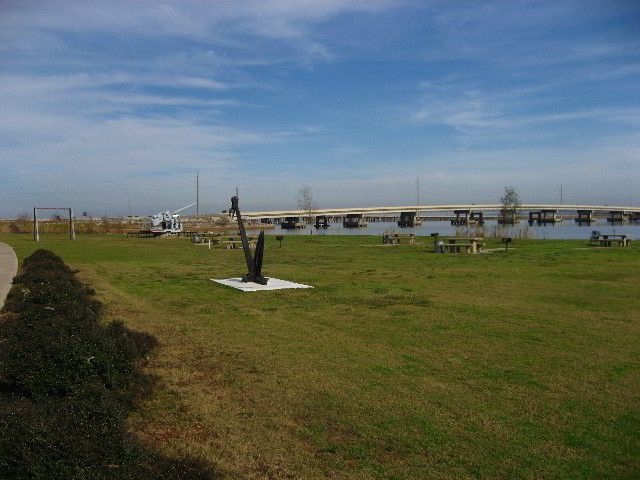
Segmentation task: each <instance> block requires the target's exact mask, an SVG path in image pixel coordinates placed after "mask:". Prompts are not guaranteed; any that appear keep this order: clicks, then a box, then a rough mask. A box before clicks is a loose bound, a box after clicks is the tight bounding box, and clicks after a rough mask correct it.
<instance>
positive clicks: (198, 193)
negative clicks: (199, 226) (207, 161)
mask: <svg viewBox="0 0 640 480" xmlns="http://www.w3.org/2000/svg"><path fill="white" fill-rule="evenodd" d="M199 173H200V172H198V171H197V170H196V215H199V214H200V183H199V181H200V177H199Z"/></svg>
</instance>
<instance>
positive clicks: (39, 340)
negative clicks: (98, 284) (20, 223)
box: [0, 250, 215, 479]
mask: <svg viewBox="0 0 640 480" xmlns="http://www.w3.org/2000/svg"><path fill="white" fill-rule="evenodd" d="M92 295H93V290H92V289H89V288H87V287H86V286H85V285H83V284H82V283H81V282H80V281H78V280H77V278H76V277H75V273H74V272H73V271H72V270H71V269H70V268H69V267H68V266H66V265H65V264H64V262H63V261H62V259H61V258H60V257H58V256H56V255H54V254H53V253H51V252H48V251H46V250H38V251H36V252H35V253H34V254H33V255H31V256H30V257H28V258H27V259H25V261H24V263H23V268H22V271H21V273H20V275H18V276H16V277H15V279H14V285H13V287H12V289H11V291H10V292H9V295H8V297H7V302H6V303H5V307H4V311H5V314H4V316H3V318H4V320H3V321H2V322H0V346H1V348H0V478H15V479H27V478H29V479H33V478H37V479H40V478H42V479H45V478H46V479H116V478H117V479H129V478H130V479H147V478H148V479H152V478H153V479H156V478H159V479H162V478H166V479H174V478H196V479H205V478H213V477H214V476H215V472H214V471H213V470H211V469H210V468H209V467H207V466H206V465H204V464H203V463H202V462H199V461H197V460H193V459H188V458H187V459H180V460H173V459H167V458H164V457H163V456H162V455H159V454H157V453H154V452H150V451H148V450H146V449H144V448H143V447H141V446H139V445H137V444H136V442H135V441H134V440H133V439H132V438H131V437H130V435H129V434H128V433H127V431H126V428H125V418H126V414H127V412H128V410H129V409H130V408H132V407H133V406H134V405H135V403H136V401H137V400H138V399H139V398H140V396H141V395H143V394H145V393H147V392H148V390H149V388H151V386H152V382H151V380H150V378H149V377H148V376H146V375H144V374H143V373H142V372H141V370H140V365H139V363H140V359H141V358H143V357H144V356H145V355H146V354H147V353H148V352H149V351H150V350H151V349H153V348H154V347H155V346H156V344H157V341H156V340H155V338H153V337H152V336H150V335H147V334H143V333H139V332H132V331H131V330H129V329H127V328H126V327H125V326H124V325H123V323H122V322H113V323H111V324H109V325H103V324H101V323H100V322H99V314H100V311H101V304H100V303H99V302H98V301H96V300H95V299H93V298H92Z"/></svg>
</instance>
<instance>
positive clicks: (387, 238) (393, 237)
mask: <svg viewBox="0 0 640 480" xmlns="http://www.w3.org/2000/svg"><path fill="white" fill-rule="evenodd" d="M404 241H406V242H407V243H416V234H415V233H390V234H388V235H383V237H382V242H383V243H385V244H395V243H401V242H404Z"/></svg>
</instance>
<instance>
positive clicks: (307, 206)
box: [298, 184, 318, 223]
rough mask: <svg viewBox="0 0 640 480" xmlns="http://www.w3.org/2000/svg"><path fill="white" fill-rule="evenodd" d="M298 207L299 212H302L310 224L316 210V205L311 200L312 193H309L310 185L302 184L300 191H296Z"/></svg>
mask: <svg viewBox="0 0 640 480" xmlns="http://www.w3.org/2000/svg"><path fill="white" fill-rule="evenodd" d="M298 206H299V207H300V210H304V212H305V213H306V215H307V218H308V221H309V223H311V222H312V221H313V216H314V215H315V213H316V210H318V204H317V203H316V201H315V199H314V198H313V192H312V191H311V186H310V185H307V184H303V185H302V186H301V187H300V190H298Z"/></svg>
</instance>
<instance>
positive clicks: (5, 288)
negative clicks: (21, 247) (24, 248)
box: [0, 242, 18, 308]
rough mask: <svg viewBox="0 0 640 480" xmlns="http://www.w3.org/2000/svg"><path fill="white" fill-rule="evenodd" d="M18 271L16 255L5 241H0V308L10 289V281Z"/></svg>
mask: <svg viewBox="0 0 640 480" xmlns="http://www.w3.org/2000/svg"><path fill="white" fill-rule="evenodd" d="M17 271H18V257H16V252H14V251H13V248H11V247H10V246H9V245H7V244H6V243H2V242H0V308H1V307H2V305H4V299H5V298H7V293H9V290H10V289H11V282H12V281H13V277H15V275H16V272H17Z"/></svg>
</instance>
